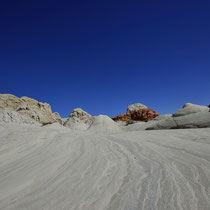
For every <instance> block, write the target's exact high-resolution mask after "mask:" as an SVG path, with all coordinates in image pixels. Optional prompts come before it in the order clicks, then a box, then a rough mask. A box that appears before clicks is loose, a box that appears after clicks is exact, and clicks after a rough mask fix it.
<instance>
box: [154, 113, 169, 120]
mask: <svg viewBox="0 0 210 210" xmlns="http://www.w3.org/2000/svg"><path fill="white" fill-rule="evenodd" d="M170 117H172V114H164V115H159V116H157V117H156V118H154V119H153V121H159V120H165V119H168V118H170Z"/></svg>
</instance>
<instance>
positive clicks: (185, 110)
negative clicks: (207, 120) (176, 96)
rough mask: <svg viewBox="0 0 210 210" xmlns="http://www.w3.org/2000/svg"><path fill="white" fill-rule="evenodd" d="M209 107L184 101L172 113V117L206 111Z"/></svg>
mask: <svg viewBox="0 0 210 210" xmlns="http://www.w3.org/2000/svg"><path fill="white" fill-rule="evenodd" d="M208 111H209V108H208V107H207V106H200V105H196V104H191V103H186V104H184V106H183V107H182V109H179V110H178V111H177V112H175V113H174V114H173V117H180V116H185V115H188V114H193V113H198V112H208Z"/></svg>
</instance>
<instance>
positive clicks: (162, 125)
mask: <svg viewBox="0 0 210 210" xmlns="http://www.w3.org/2000/svg"><path fill="white" fill-rule="evenodd" d="M148 125H149V124H148ZM208 127H210V112H198V113H193V114H189V115H185V116H181V117H169V118H168V119H165V120H160V121H157V122H156V123H153V124H152V125H149V126H148V127H147V128H146V130H160V129H180V128H181V129H183V128H208Z"/></svg>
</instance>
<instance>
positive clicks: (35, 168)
mask: <svg viewBox="0 0 210 210" xmlns="http://www.w3.org/2000/svg"><path fill="white" fill-rule="evenodd" d="M209 207H210V129H209V128H205V129H186V130H167V131H162V130H161V131H133V132H119V133H115V134H114V133H105V132H103V133H96V132H94V131H91V129H90V130H89V131H88V132H87V131H80V132H78V131H73V130H71V129H68V128H62V127H60V126H59V125H55V124H54V125H48V126H44V127H36V126H32V125H28V126H18V125H16V126H14V125H13V126H11V125H9V124H4V125H3V124H2V125H0V209H2V210H3V209H4V210H8V209H9V210H19V209H20V210H37V209H39V210H48V209H49V210H69V209H70V210H102V209H107V210H118V209H120V210H137V209H138V210H140V209H141V210H143V209H144V210H196V209H200V210H209Z"/></svg>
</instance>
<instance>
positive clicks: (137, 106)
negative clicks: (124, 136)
mask: <svg viewBox="0 0 210 210" xmlns="http://www.w3.org/2000/svg"><path fill="white" fill-rule="evenodd" d="M146 108H148V107H147V106H145V105H144V104H141V103H136V104H131V105H129V106H128V108H127V114H131V113H132V112H134V111H137V110H141V109H146Z"/></svg>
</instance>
